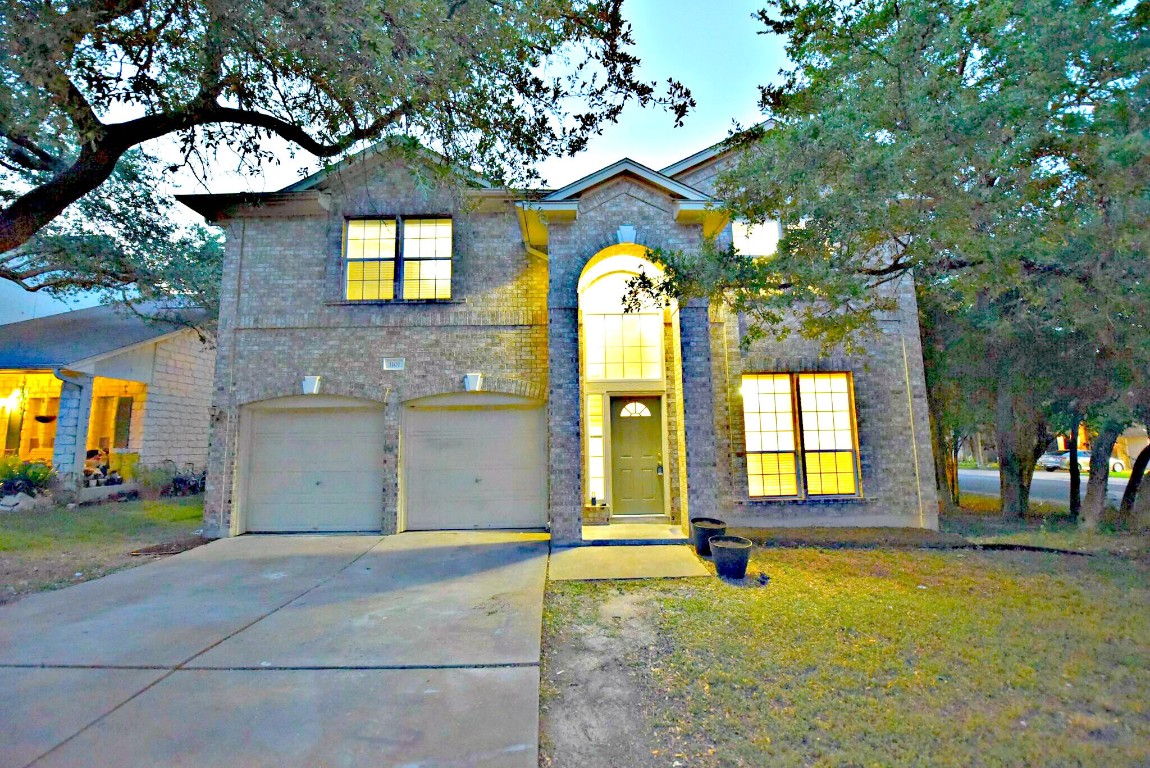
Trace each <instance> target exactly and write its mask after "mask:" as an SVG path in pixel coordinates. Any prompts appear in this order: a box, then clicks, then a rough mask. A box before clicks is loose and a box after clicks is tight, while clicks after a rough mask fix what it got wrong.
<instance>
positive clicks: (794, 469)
mask: <svg viewBox="0 0 1150 768" xmlns="http://www.w3.org/2000/svg"><path fill="white" fill-rule="evenodd" d="M742 394H743V421H744V426H745V435H746V450H747V485H748V494H749V495H750V496H752V497H769V496H784V497H785V496H799V495H801V494H800V493H799V489H800V488H802V489H803V490H804V491H805V494H806V495H807V496H854V495H857V494H858V449H857V447H856V442H855V419H854V402H853V400H852V398H851V382H850V374H848V373H800V374H791V373H767V374H754V375H748V376H743V386H742ZM800 456H801V457H802V461H801V462H800V461H799V457H800Z"/></svg>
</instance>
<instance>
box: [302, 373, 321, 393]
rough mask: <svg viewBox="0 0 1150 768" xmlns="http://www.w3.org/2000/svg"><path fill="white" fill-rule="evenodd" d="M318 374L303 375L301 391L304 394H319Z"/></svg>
mask: <svg viewBox="0 0 1150 768" xmlns="http://www.w3.org/2000/svg"><path fill="white" fill-rule="evenodd" d="M319 378H320V377H319V376H304V377H303V393H304V394H305V395H318V394H319Z"/></svg>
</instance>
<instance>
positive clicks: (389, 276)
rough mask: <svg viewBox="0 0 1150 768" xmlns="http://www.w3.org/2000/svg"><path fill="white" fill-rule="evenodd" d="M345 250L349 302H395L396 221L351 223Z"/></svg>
mask: <svg viewBox="0 0 1150 768" xmlns="http://www.w3.org/2000/svg"><path fill="white" fill-rule="evenodd" d="M344 249H345V251H346V253H345V256H346V259H345V264H346V267H345V270H346V271H345V275H344V277H345V280H346V285H347V288H346V292H347V293H346V295H347V299H348V301H391V300H392V299H394V298H395V251H396V223H395V222H394V221H386V220H381V219H352V220H350V221H348V222H347V240H346V244H345V246H344Z"/></svg>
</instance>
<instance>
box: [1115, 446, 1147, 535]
mask: <svg viewBox="0 0 1150 768" xmlns="http://www.w3.org/2000/svg"><path fill="white" fill-rule="evenodd" d="M1148 465H1150V443H1147V444H1146V447H1145V448H1143V449H1142V451H1141V452H1140V453H1139V454H1138V458H1136V459H1134V466H1132V467H1130V480H1129V481H1128V482H1127V483H1126V491H1125V492H1124V493H1123V494H1122V504H1121V505H1120V506H1119V507H1118V517H1119V519H1120V520H1122V521H1123V522H1126V523H1129V522H1131V520H1130V518H1131V515H1132V514H1133V512H1134V502H1135V500H1136V499H1138V498H1139V495H1138V490H1139V489H1140V488H1141V487H1142V478H1143V477H1144V476H1145V474H1146V467H1147V466H1148ZM1143 495H1145V494H1143Z"/></svg>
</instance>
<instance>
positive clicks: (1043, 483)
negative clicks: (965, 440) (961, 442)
mask: <svg viewBox="0 0 1150 768" xmlns="http://www.w3.org/2000/svg"><path fill="white" fill-rule="evenodd" d="M1089 478H1090V475H1089V474H1087V473H1083V475H1082V490H1081V495H1082V496H1085V495H1086V483H1087V481H1088V480H1089ZM958 489H959V491H962V492H964V493H977V494H980V495H983V496H997V495H998V470H996V469H960V470H958ZM1125 490H1126V478H1124V477H1111V478H1110V482H1109V483H1108V484H1107V487H1106V495H1107V497H1109V498H1110V500H1111V501H1113V502H1114V503H1115V504H1117V503H1118V502H1120V501H1121V500H1122V494H1123V492H1125ZM1030 498H1031V500H1033V501H1053V502H1060V503H1062V504H1069V499H1070V473H1069V472H1064V471H1062V470H1059V471H1057V472H1047V471H1046V470H1044V469H1038V470H1035V472H1034V480H1033V481H1032V482H1031V484H1030Z"/></svg>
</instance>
